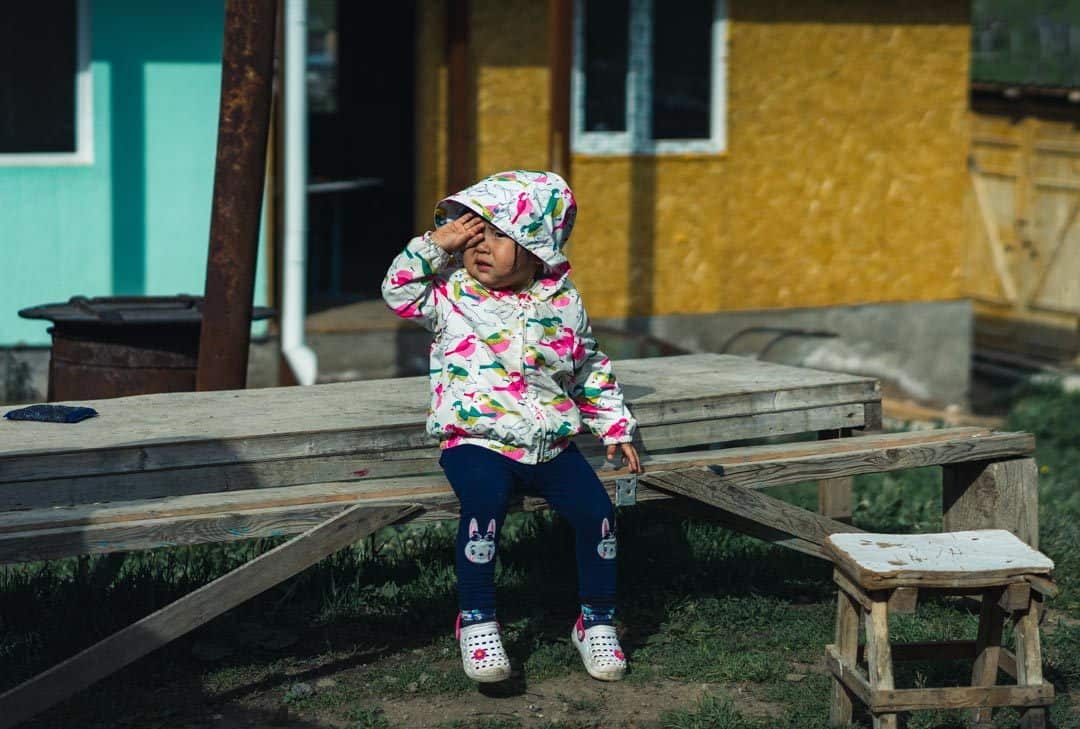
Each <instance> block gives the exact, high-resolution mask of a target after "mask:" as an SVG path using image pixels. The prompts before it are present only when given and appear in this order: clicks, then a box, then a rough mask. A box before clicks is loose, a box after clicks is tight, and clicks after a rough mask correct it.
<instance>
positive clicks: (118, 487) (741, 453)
mask: <svg viewBox="0 0 1080 729" xmlns="http://www.w3.org/2000/svg"><path fill="white" fill-rule="evenodd" d="M581 440H582V439H580V438H579V441H581ZM579 447H581V450H582V452H583V453H584V454H585V455H586V457H588V458H590V459H593V460H594V466H598V465H600V462H602V460H603V455H602V450H601V449H600V447H599V445H598V444H597V443H596V439H594V438H591V437H588V439H587V440H585V441H584V445H579ZM1034 447H1035V442H1034V438H1033V436H1032V435H1031V434H1029V433H996V432H992V431H988V430H985V429H980V428H949V429H942V430H931V431H917V432H909V433H887V434H881V435H867V436H860V437H859V438H852V439H842V440H837V441H831V442H827V443H815V442H812V441H802V442H798V443H785V444H780V445H769V446H751V447H740V448H726V449H717V450H709V451H708V453H709V454H712V455H711V457H712V458H713V459H714V460H713V463H715V466H716V470H717V471H722V472H723V474H724V475H725V477H728V478H731V479H733V483H736V484H738V485H743V486H747V487H752V488H758V487H764V486H777V485H782V484H789V483H798V482H800V481H807V480H815V479H819V478H829V477H833V476H837V475H843V476H846V475H857V474H861V473H880V472H885V471H893V470H902V469H905V468H919V467H923V466H928V465H935V464H945V463H952V462H956V461H963V460H988V459H991V458H1008V457H1012V456H1016V455H1023V454H1026V453H1030V452H1031V451H1033V450H1034ZM641 452H642V454H643V455H644V457H645V459H646V460H645V463H646V465H648V464H649V463H652V462H658V463H659V462H663V459H664V458H668V457H669V456H671V455H677V454H663V453H659V454H655V455H653V454H652V452H651V451H649V450H648V449H647V448H642V451H641ZM419 454H426V455H424V456H423V457H415V458H414V457H406V456H416V455H419ZM394 455H395V454H389V455H387V457H385V458H383V459H372V458H370V457H367V456H342V457H339V458H336V459H334V458H330V459H326V458H302V459H298V460H287V459H279V460H275V461H267V462H263V463H258V464H234V465H232V466H207V467H205V468H192V469H177V470H175V471H168V470H165V471H154V472H151V473H126V474H112V475H108V476H87V477H84V478H81V479H66V478H62V479H48V480H41V481H35V482H33V486H32V487H30V486H29V484H26V485H25V486H17V485H16V484H0V511H3V510H11V509H29V508H39V507H44V506H67V505H70V504H79V503H88V502H109V501H116V500H133V499H149V498H158V497H163V496H169V495H176V496H180V495H184V494H188V493H203V492H221V491H230V492H231V491H233V490H234V489H235V490H246V489H250V488H269V487H274V486H291V485H292V484H294V483H314V482H325V481H327V480H331V481H337V480H339V479H325V478H319V477H320V476H325V475H326V474H340V473H345V474H348V475H351V476H353V477H354V478H355V479H356V480H366V479H378V478H387V477H392V476H410V475H417V474H430V473H441V469H439V468H438V464H437V461H436V457H437V451H436V450H434V449H425V450H422V451H407V452H402V453H401V454H396V455H398V456H400V458H397V457H394ZM354 458H355V460H353V459H354ZM651 459H659V460H655V461H654V460H651ZM350 469H351V470H350Z"/></svg>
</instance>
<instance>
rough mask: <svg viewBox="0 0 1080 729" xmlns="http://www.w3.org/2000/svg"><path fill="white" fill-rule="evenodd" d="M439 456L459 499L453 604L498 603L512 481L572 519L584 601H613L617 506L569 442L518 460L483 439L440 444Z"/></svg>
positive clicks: (488, 606)
mask: <svg viewBox="0 0 1080 729" xmlns="http://www.w3.org/2000/svg"><path fill="white" fill-rule="evenodd" d="M439 464H440V465H441V466H442V468H443V471H445V472H446V477H447V479H449V481H450V485H451V486H452V487H453V489H454V493H456V494H457V497H458V500H459V501H460V502H461V521H460V523H459V525H458V536H457V548H456V550H455V551H456V556H457V578H458V607H459V608H460V609H461V610H494V609H495V550H496V549H497V548H498V545H499V535H500V533H501V531H502V524H503V519H504V518H505V517H506V504H507V501H508V499H509V497H510V494H511V492H512V491H514V490H515V489H520V490H521V491H522V492H523V493H526V494H529V495H534V496H541V497H543V498H544V499H545V500H546V501H547V502H548V503H549V504H550V505H551V506H552V507H553V508H554V509H555V510H556V511H557V512H558V513H559V514H561V515H562V516H563V517H565V518H566V519H567V520H568V521H569V522H570V524H571V525H572V526H573V527H574V531H575V533H576V538H577V570H578V594H579V596H580V597H581V602H583V603H587V604H589V605H593V606H596V607H614V601H615V512H614V510H613V509H612V507H611V499H610V498H609V497H608V495H607V492H606V491H604V487H603V485H601V483H600V479H598V478H597V477H596V472H595V471H593V469H592V466H590V465H589V463H588V461H586V460H585V458H584V456H582V455H581V452H580V451H578V449H577V447H576V446H575V445H573V444H571V445H570V447H569V448H567V449H566V450H565V451H563V452H562V453H560V454H559V455H558V456H556V457H555V458H553V459H552V460H550V461H547V462H545V463H537V464H528V463H519V462H518V461H514V460H512V459H510V458H507V457H506V456H504V455H501V454H499V453H496V452H495V451H491V450H488V449H487V448H484V447H482V446H475V445H460V446H456V447H454V448H448V449H446V450H444V451H443V452H442V457H441V458H440V459H439Z"/></svg>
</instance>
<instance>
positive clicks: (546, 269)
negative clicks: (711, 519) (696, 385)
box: [382, 170, 641, 682]
mask: <svg viewBox="0 0 1080 729" xmlns="http://www.w3.org/2000/svg"><path fill="white" fill-rule="evenodd" d="M576 213H577V207H576V205H575V203H574V196H573V194H572V193H571V192H570V188H569V187H567V184H566V182H565V181H564V180H563V179H562V178H561V177H559V176H558V175H556V174H555V173H553V172H532V171H526V170H513V171H508V172H501V173H498V174H495V175H492V176H490V177H488V178H486V179H483V180H481V181H480V182H477V183H476V184H474V185H472V186H471V187H468V188H466V189H465V190H462V191H461V192H459V193H457V194H455V195H451V196H450V197H447V198H445V199H444V200H442V201H441V202H440V203H439V204H438V205H437V206H436V209H435V230H433V231H429V232H427V233H424V235H422V236H418V237H416V238H413V239H412V240H411V241H409V243H408V245H407V246H406V247H405V250H404V251H402V253H401V254H399V255H398V256H397V258H395V259H394V261H393V263H392V264H391V265H390V270H389V271H388V272H387V274H386V278H385V279H384V281H383V284H382V293H383V298H384V299H385V300H386V303H387V305H389V306H390V308H391V309H393V310H394V312H396V313H397V314H398V316H401V317H404V318H407V319H412V320H414V321H416V322H417V323H419V324H421V325H423V326H424V327H426V328H427V329H429V330H431V331H433V332H434V333H435V338H434V342H433V343H432V347H431V390H432V392H431V406H430V409H429V414H428V422H427V427H428V432H429V433H431V434H432V435H434V436H435V437H437V438H438V439H439V442H440V446H441V448H442V449H443V450H442V455H441V458H440V459H439V463H440V465H441V466H442V468H443V470H444V471H445V473H446V476H447V479H448V480H449V481H450V485H451V486H452V487H453V489H454V492H455V493H456V494H457V496H458V499H459V501H460V502H461V521H460V523H459V527H458V537H457V549H456V558H457V579H458V604H459V608H460V612H459V613H458V618H457V626H456V632H457V636H458V641H459V643H460V646H461V660H462V663H463V665H464V668H465V673H466V675H468V676H469V677H470V678H472V679H474V680H476V681H482V682H491V681H501V680H503V679H505V678H507V677H509V675H510V663H509V661H508V659H507V656H506V652H505V651H504V650H503V645H502V641H501V639H500V636H499V624H498V622H497V621H496V619H495V585H494V575H495V551H496V549H497V548H498V543H499V533H500V530H501V528H502V524H503V519H504V517H505V515H506V506H507V501H508V498H509V496H510V494H511V492H512V491H513V490H514V489H517V488H520V489H522V490H524V491H527V492H529V493H533V494H538V495H540V496H543V497H544V498H545V499H546V500H547V501H548V503H549V504H551V505H552V506H553V507H554V508H555V509H556V510H557V511H558V512H559V513H560V514H562V515H563V516H564V517H566V518H567V519H568V520H569V521H570V522H571V524H572V525H573V527H574V530H575V533H576V551H577V570H578V588H579V589H578V591H579V596H580V598H581V610H580V612H579V614H578V618H577V622H576V623H575V624H574V627H573V629H572V630H571V640H572V641H573V643H574V645H575V646H577V649H578V651H579V652H580V653H581V657H582V660H583V661H584V663H585V668H586V670H587V671H588V672H589V674H590V675H592V676H593V677H595V678H598V679H602V680H606V681H616V680H618V679H620V678H622V676H623V673H624V672H625V671H626V658H625V657H624V655H623V652H622V648H621V647H620V646H619V639H618V637H617V636H616V633H615V628H614V615H615V603H614V600H615V531H614V526H615V518H614V512H613V510H612V506H611V500H610V499H609V498H608V495H607V492H606V491H604V488H603V486H602V485H601V483H600V481H599V479H598V478H597V477H596V473H595V472H594V471H593V469H592V467H591V466H590V465H589V464H588V462H587V461H586V460H585V458H584V457H582V455H581V453H580V452H579V451H578V449H577V447H576V446H575V445H574V443H573V442H572V440H571V439H572V438H573V436H575V435H576V434H577V433H579V432H581V431H582V430H583V429H585V428H587V429H588V430H589V431H591V432H592V433H593V434H595V435H596V436H597V437H599V438H601V439H602V440H603V442H604V443H605V444H607V457H608V460H613V459H614V458H615V457H616V453H617V451H619V450H621V455H622V457H623V458H624V459H625V461H626V462H627V465H628V467H629V468H630V470H631V471H633V472H639V471H640V470H641V466H640V462H639V459H638V454H637V451H636V450H635V449H634V446H633V445H631V440H632V439H633V435H634V430H635V427H636V422H635V420H634V417H633V416H632V415H631V414H630V411H629V410H628V409H627V408H626V405H625V403H624V402H623V395H622V390H621V388H620V387H619V384H618V383H617V382H616V381H615V376H614V374H613V373H612V368H611V361H610V360H609V359H608V358H607V357H606V356H605V355H604V353H603V352H601V351H600V350H599V349H598V348H597V345H596V340H595V338H594V337H593V334H592V328H591V326H590V324H589V317H588V315H587V314H586V313H585V308H584V306H583V305H582V302H581V297H580V296H579V294H578V292H577V289H575V288H574V285H573V284H572V283H571V282H570V277H569V276H570V263H569V261H567V260H566V256H564V255H563V247H564V246H565V245H566V241H567V239H568V238H569V237H570V231H571V230H572V229H573V226H574V218H575V215H576Z"/></svg>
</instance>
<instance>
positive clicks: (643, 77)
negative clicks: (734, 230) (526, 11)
mask: <svg viewBox="0 0 1080 729" xmlns="http://www.w3.org/2000/svg"><path fill="white" fill-rule="evenodd" d="M657 7H658V5H654V0H577V2H576V4H575V18H574V27H575V39H574V40H575V43H574V75H573V91H572V99H573V103H572V111H571V114H572V120H571V124H572V127H573V149H574V151H575V152H582V153H586V154H664V153H680V152H705V153H709V152H722V151H723V150H724V148H725V147H726V129H725V97H726V83H727V34H726V22H725V21H726V7H725V0H679V2H669V3H666V4H665V5H664V6H663V10H658V9H657Z"/></svg>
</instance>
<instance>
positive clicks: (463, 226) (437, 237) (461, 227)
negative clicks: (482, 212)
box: [431, 213, 484, 253]
mask: <svg viewBox="0 0 1080 729" xmlns="http://www.w3.org/2000/svg"><path fill="white" fill-rule="evenodd" d="M483 239H484V219H483V218H481V217H480V216H479V215H476V214H474V213H465V214H464V215H462V216H461V217H460V218H457V219H455V220H451V221H449V222H447V223H444V224H443V225H440V226H439V227H438V228H436V229H435V230H433V231H432V233H431V240H433V241H434V242H435V245H437V246H439V248H442V249H443V250H444V251H446V252H447V253H454V252H455V251H460V250H461V249H462V248H465V247H466V246H468V245H471V244H476V243H479V242H480V241H482V240H483Z"/></svg>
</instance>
